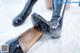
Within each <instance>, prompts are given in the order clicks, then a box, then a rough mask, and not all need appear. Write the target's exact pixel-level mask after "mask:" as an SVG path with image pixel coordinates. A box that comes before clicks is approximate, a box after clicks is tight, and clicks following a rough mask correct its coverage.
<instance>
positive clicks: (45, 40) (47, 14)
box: [0, 0, 80, 53]
mask: <svg viewBox="0 0 80 53" xmlns="http://www.w3.org/2000/svg"><path fill="white" fill-rule="evenodd" d="M44 1H45V0H39V1H38V2H37V3H36V5H35V6H34V8H33V12H37V13H38V14H40V15H42V16H43V17H44V18H45V19H46V20H50V19H51V13H52V12H51V11H48V10H47V9H46V7H45V4H44ZM25 3H26V0H0V44H4V43H5V42H6V41H8V40H10V39H12V38H15V37H18V36H19V35H20V34H21V33H23V32H24V31H25V30H27V29H29V28H31V27H32V26H33V25H32V22H31V16H29V17H28V19H26V21H25V23H24V24H23V25H21V26H19V27H14V26H13V25H12V21H13V19H14V18H15V17H16V16H17V14H19V13H20V12H21V10H22V9H23V7H24V5H25ZM79 9H80V7H78V6H76V7H72V8H69V9H68V10H67V11H66V12H65V16H64V19H63V28H62V35H61V37H60V39H57V40H56V39H55V40H54V39H51V38H50V36H49V35H44V36H43V37H42V38H41V40H39V41H38V42H37V43H36V44H35V45H33V47H32V48H31V49H30V50H29V51H28V53H80V10H79Z"/></svg>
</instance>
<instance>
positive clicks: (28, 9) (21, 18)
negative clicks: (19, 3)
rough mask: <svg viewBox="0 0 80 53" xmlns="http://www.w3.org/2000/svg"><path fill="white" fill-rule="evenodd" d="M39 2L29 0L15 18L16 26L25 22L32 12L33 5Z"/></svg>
mask: <svg viewBox="0 0 80 53" xmlns="http://www.w3.org/2000/svg"><path fill="white" fill-rule="evenodd" d="M36 2H37V0H28V1H27V3H26V5H25V7H24V9H23V10H22V12H21V13H20V14H19V15H18V16H17V17H16V18H14V20H13V25H14V26H19V25H21V24H23V23H24V21H25V19H26V18H27V17H28V16H29V14H30V13H31V12H32V7H33V6H34V4H35V3H36Z"/></svg>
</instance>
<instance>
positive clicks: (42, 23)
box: [32, 13, 61, 39]
mask: <svg viewBox="0 0 80 53" xmlns="http://www.w3.org/2000/svg"><path fill="white" fill-rule="evenodd" d="M32 21H33V24H34V26H37V27H39V29H40V30H41V31H43V32H44V33H48V34H50V35H51V37H52V38H54V39H58V38H59V37H60V32H61V29H60V30H58V28H57V29H54V28H52V25H51V22H48V21H46V20H45V19H44V18H43V17H41V16H40V15H38V14H36V13H33V14H32Z"/></svg>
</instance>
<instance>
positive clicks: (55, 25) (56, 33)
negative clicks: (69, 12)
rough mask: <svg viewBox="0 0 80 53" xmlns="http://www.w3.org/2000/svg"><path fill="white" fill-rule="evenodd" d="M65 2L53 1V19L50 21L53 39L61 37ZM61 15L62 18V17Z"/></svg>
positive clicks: (60, 0) (61, 0)
mask: <svg viewBox="0 0 80 53" xmlns="http://www.w3.org/2000/svg"><path fill="white" fill-rule="evenodd" d="M62 2H63V0H52V9H53V14H52V19H51V21H50V24H51V28H52V30H51V32H52V38H59V37H60V35H61V27H62V17H63V15H61V11H62V6H63V3H62ZM62 14H64V11H62ZM60 15H61V16H60Z"/></svg>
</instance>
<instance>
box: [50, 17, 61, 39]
mask: <svg viewBox="0 0 80 53" xmlns="http://www.w3.org/2000/svg"><path fill="white" fill-rule="evenodd" d="M50 26H51V37H52V38H53V39H58V38H59V37H60V35H61V28H60V26H61V25H60V23H59V16H56V17H55V18H52V19H51V21H50Z"/></svg>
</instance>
